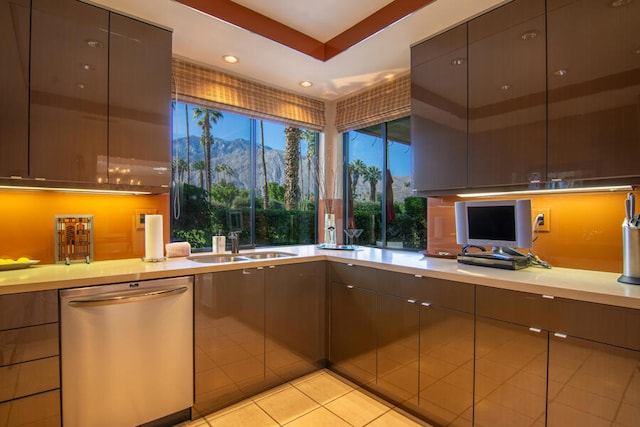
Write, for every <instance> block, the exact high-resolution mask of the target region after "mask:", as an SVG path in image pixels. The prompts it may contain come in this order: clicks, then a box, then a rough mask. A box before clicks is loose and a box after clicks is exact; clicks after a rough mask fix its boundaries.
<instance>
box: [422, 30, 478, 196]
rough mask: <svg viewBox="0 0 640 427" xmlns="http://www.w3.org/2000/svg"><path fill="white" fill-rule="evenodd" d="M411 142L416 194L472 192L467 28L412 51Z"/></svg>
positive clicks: (443, 35) (439, 37) (427, 42)
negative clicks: (469, 186) (469, 184)
mask: <svg viewBox="0 0 640 427" xmlns="http://www.w3.org/2000/svg"><path fill="white" fill-rule="evenodd" d="M411 140H412V143H411V144H412V148H413V182H414V189H415V190H417V191H431V190H442V189H449V188H464V187H466V186H467V25H466V24H463V25H460V26H458V27H456V28H454V29H452V30H449V31H447V32H445V33H443V34H440V35H438V36H436V37H434V38H432V39H429V40H427V41H424V42H422V43H420V44H419V45H416V46H414V47H413V48H412V49H411Z"/></svg>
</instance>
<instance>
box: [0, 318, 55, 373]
mask: <svg viewBox="0 0 640 427" xmlns="http://www.w3.org/2000/svg"><path fill="white" fill-rule="evenodd" d="M58 353H59V340H58V323H49V324H48V325H38V326H29V327H26V328H19V329H9V330H7V331H0V366H5V365H13V364H15V363H21V362H27V361H29V360H36V359H44V358H45V357H50V356H57V355H58Z"/></svg>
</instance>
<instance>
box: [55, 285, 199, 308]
mask: <svg viewBox="0 0 640 427" xmlns="http://www.w3.org/2000/svg"><path fill="white" fill-rule="evenodd" d="M188 290H189V288H188V287H187V286H182V287H179V288H161V289H148V290H147V289H140V290H135V291H124V292H111V293H105V294H100V295H96V296H93V297H91V298H85V299H77V300H71V301H69V302H68V303H67V304H68V305H70V306H72V307H93V306H98V305H113V304H126V303H132V302H139V301H146V300H150V299H156V298H165V297H170V296H173V295H179V294H183V293H185V292H187V291H188Z"/></svg>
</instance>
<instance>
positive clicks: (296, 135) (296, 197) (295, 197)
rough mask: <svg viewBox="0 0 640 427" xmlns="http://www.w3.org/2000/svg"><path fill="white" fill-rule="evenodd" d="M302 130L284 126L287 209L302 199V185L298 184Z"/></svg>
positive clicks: (295, 205) (285, 198) (285, 202)
mask: <svg viewBox="0 0 640 427" xmlns="http://www.w3.org/2000/svg"><path fill="white" fill-rule="evenodd" d="M301 136H302V131H301V130H300V129H299V128H294V127H290V126H287V127H286V128H284V137H285V149H284V164H285V194H284V206H285V209H286V210H291V209H295V208H296V207H297V206H298V202H299V201H300V186H299V185H298V178H299V175H298V165H299V164H300V138H301Z"/></svg>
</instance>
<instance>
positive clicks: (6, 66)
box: [0, 0, 31, 177]
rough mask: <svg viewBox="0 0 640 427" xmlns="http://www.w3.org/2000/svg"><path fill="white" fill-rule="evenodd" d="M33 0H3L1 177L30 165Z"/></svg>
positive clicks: (0, 38)
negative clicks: (30, 76)
mask: <svg viewBox="0 0 640 427" xmlns="http://www.w3.org/2000/svg"><path fill="white" fill-rule="evenodd" d="M30 17H31V11H30V1H29V0H0V53H1V55H2V60H1V61H0V78H1V79H2V80H1V81H2V85H0V177H9V176H27V174H28V166H29V152H28V150H29V140H28V131H29V31H30Z"/></svg>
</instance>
